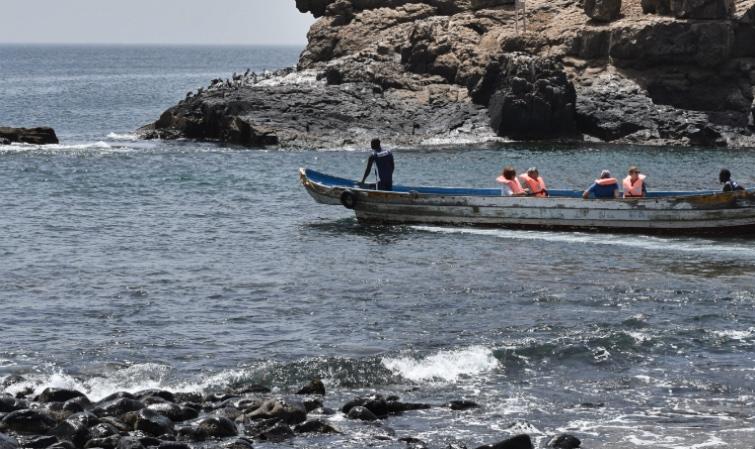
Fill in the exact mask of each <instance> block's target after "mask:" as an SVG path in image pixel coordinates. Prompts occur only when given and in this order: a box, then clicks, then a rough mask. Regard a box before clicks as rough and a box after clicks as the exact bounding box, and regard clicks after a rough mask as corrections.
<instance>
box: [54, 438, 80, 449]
mask: <svg viewBox="0 0 755 449" xmlns="http://www.w3.org/2000/svg"><path fill="white" fill-rule="evenodd" d="M47 449H76V446H75V445H74V444H73V443H71V442H70V441H67V440H63V441H58V442H57V443H55V444H53V445H52V446H48V447H47Z"/></svg>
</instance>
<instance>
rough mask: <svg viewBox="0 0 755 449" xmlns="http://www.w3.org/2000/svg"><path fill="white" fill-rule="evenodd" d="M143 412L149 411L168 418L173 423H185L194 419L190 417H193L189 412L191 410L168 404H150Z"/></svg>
mask: <svg viewBox="0 0 755 449" xmlns="http://www.w3.org/2000/svg"><path fill="white" fill-rule="evenodd" d="M144 410H150V411H153V412H155V413H159V414H160V415H163V416H165V417H167V418H170V420H171V421H175V422H180V421H185V420H187V419H192V418H196V416H191V415H193V413H192V412H190V411H189V410H192V409H188V410H186V409H184V408H182V407H180V406H178V405H176V404H173V403H169V402H164V403H158V404H150V405H148V406H147V408H146V409H144ZM194 411H195V412H196V410H194Z"/></svg>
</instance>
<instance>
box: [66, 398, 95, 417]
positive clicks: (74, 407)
mask: <svg viewBox="0 0 755 449" xmlns="http://www.w3.org/2000/svg"><path fill="white" fill-rule="evenodd" d="M91 406H92V403H91V401H89V398H87V397H86V396H77V397H75V398H71V399H69V400H67V401H65V402H64V403H63V410H64V411H67V412H71V413H78V412H83V411H84V410H86V409H88V408H90V407H91Z"/></svg>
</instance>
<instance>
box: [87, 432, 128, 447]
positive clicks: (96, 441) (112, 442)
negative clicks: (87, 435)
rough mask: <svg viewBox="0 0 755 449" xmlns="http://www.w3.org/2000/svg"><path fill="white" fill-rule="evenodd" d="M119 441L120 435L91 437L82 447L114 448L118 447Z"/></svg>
mask: <svg viewBox="0 0 755 449" xmlns="http://www.w3.org/2000/svg"><path fill="white" fill-rule="evenodd" d="M120 441H121V436H120V435H111V436H109V437H103V438H92V439H91V440H89V441H87V442H86V444H85V445H84V449H94V448H97V447H100V448H102V449H115V448H116V447H118V443H119V442H120Z"/></svg>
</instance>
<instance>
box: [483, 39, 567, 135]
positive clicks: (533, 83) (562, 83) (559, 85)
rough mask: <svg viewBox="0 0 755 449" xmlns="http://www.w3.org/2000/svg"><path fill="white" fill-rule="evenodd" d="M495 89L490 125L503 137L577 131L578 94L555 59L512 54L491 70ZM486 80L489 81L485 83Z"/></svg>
mask: <svg viewBox="0 0 755 449" xmlns="http://www.w3.org/2000/svg"><path fill="white" fill-rule="evenodd" d="M488 70H489V71H492V72H493V73H495V75H494V76H493V77H489V78H487V80H488V81H492V82H493V84H492V85H491V86H484V84H483V85H481V86H479V87H478V88H477V91H478V92H482V91H485V90H488V89H491V88H492V89H493V92H494V93H493V94H492V95H491V97H490V100H489V102H488V114H489V115H490V125H491V127H492V128H493V129H494V130H495V131H496V132H497V133H498V135H500V136H507V137H512V138H515V139H543V138H555V137H560V136H572V135H574V134H575V132H576V113H575V103H576V93H575V90H574V86H573V85H572V84H571V82H569V80H567V78H566V74H565V73H564V71H563V67H562V66H561V65H560V63H558V62H557V61H555V60H553V59H544V58H537V57H532V56H528V55H523V54H512V55H507V56H504V57H502V58H501V60H500V61H499V62H497V63H495V64H494V65H491V66H490V67H489V68H488ZM483 81H485V80H483Z"/></svg>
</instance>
